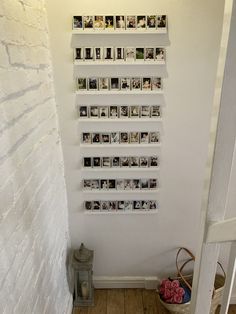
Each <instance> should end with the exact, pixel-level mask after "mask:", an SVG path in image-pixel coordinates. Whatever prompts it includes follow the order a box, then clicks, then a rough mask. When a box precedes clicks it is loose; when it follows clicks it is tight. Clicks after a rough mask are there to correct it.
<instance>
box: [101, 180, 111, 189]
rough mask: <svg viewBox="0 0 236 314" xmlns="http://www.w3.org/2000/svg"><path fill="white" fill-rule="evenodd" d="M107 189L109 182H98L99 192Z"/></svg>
mask: <svg viewBox="0 0 236 314" xmlns="http://www.w3.org/2000/svg"><path fill="white" fill-rule="evenodd" d="M108 188H109V181H108V180H107V179H101V180H100V189H101V190H108Z"/></svg>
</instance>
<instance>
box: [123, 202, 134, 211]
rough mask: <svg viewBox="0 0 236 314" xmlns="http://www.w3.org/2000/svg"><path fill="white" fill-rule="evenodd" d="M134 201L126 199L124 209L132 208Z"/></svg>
mask: <svg viewBox="0 0 236 314" xmlns="http://www.w3.org/2000/svg"><path fill="white" fill-rule="evenodd" d="M132 207H133V202H132V201H124V210H126V211H129V210H132Z"/></svg>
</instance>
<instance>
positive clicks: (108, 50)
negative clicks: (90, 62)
mask: <svg viewBox="0 0 236 314" xmlns="http://www.w3.org/2000/svg"><path fill="white" fill-rule="evenodd" d="M103 54H104V60H106V61H113V60H114V49H113V47H104V51H103Z"/></svg>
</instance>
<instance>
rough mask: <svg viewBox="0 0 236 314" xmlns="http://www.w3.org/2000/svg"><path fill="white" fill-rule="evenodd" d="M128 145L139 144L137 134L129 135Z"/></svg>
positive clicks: (131, 133)
mask: <svg viewBox="0 0 236 314" xmlns="http://www.w3.org/2000/svg"><path fill="white" fill-rule="evenodd" d="M129 143H130V144H139V132H130V133H129Z"/></svg>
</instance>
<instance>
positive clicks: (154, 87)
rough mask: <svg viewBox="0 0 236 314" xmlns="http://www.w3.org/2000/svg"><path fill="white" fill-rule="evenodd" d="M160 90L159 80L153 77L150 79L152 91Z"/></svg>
mask: <svg viewBox="0 0 236 314" xmlns="http://www.w3.org/2000/svg"><path fill="white" fill-rule="evenodd" d="M161 88H162V84H161V78H160V77H153V78H152V90H160V89H161Z"/></svg>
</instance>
